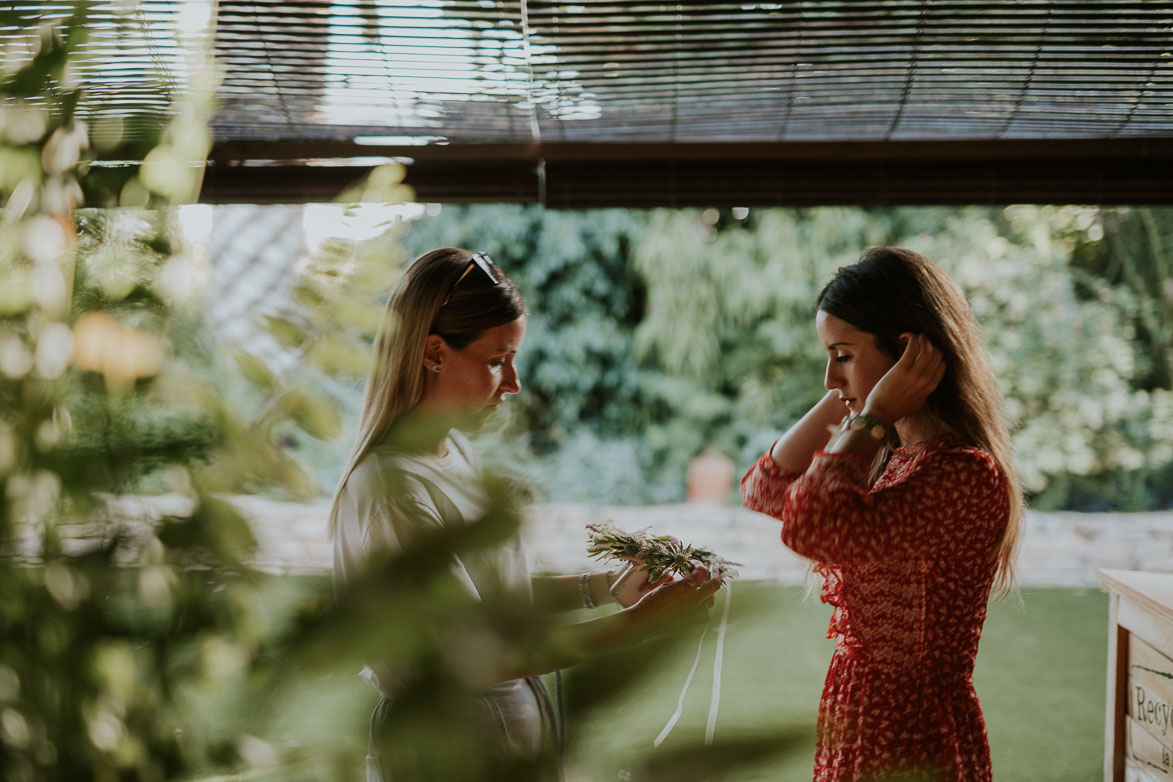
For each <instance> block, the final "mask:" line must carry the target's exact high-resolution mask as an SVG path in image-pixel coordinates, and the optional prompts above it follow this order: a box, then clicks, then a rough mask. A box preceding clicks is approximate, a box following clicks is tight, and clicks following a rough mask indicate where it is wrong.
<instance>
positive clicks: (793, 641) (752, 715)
mask: <svg viewBox="0 0 1173 782" xmlns="http://www.w3.org/2000/svg"><path fill="white" fill-rule="evenodd" d="M735 590H736V591H735V594H734V602H733V610H732V620H733V621H732V623H731V625H730V627H729V630H728V635H727V637H726V644H725V656H724V666H723V676H722V691H721V702H720V712H719V716H718V719H717V726H716V733H717V737H718V738H721V737H722V736H725V737H729V736H734V735H737V734H738V733H739V732H743V731H753V732H760V731H762V730H767V731H768V730H775V729H776V730H777V731H778V732H779V735H782V734H784V733H787V732H790V733H793V732H794V731H795V730H798V731H801V732H803V733H802V735H801V738H800V740H799V746H798V747H797V748H796V749H794V750H793V751H791V752H790V753H788V754H787V755H785V756H783V757H781V758H779V759H777V760H775V761H772V762H770V763H768V764H764V765H761V766H758V767H754V768H747V769H742V770H740V771H737V772H736V773H732V774H729V775H726V776H725V777H724V778H725V779H730V780H745V781H746V782H749V781H750V780H774V781H782V782H786V781H788V780H799V781H801V780H809V779H810V776H811V759H812V756H813V746H814V735H813V725H814V722H815V714H816V710H817V707H818V699H819V693H820V690H821V688H822V682H823V677H824V674H825V672H826V666H827V662H828V660H829V658H830V656H831V652H832V649H833V642H832V641H830V640H827V639H825V638H823V635H824V633H825V630H826V626H827V618H828V616H829V612H830V609H829V608H828V607H826V606H824V605H822V604H820V603H819V602H818V601H817V599H814V598H811V599H808V600H806V601H805V602H804V601H803V598H802V590H801V589H800V588H794V587H779V586H776V585H772V584H766V583H738V584H737V585H736V587H735ZM1107 605H1108V600H1107V595H1106V594H1105V593H1102V592H1100V591H1099V590H1096V589H1028V590H1024V591H1023V595H1022V604H1019V603H1018V602H1017V601H1016V600H1014V599H1008V600H1006V601H1003V602H1002V603H998V604H995V605H993V606H991V609H990V614H989V618H988V620H987V621H986V627H985V633H984V636H983V639H982V644H981V652H980V653H979V655H978V661H977V668H976V670H975V672H974V683H975V686H976V689H977V693H978V697H979V699H980V700H981V703H982V708H983V711H984V713H985V717H986V724H987V728H988V731H989V736H990V749H991V754H992V756H993V763H994V779H995V780H997V782H1092V780H1100V779H1102V778H1103V770H1102V769H1103V765H1102V763H1103V761H1102V757H1103V721H1104V682H1105V665H1106V653H1107ZM720 608H721V606H720V604H718V606H717V610H718V611H719V610H720ZM698 634H699V633H698ZM714 642H715V632H713V630H710V634H709V637H708V638H707V640H706V642H705V652H704V656H703V658H702V660H701V664H700V667H699V668H698V670H697V674H696V677H695V679H694V680H693V683H692V687H691V689H690V691H689V694H688V697H687V699H686V701H685V710H684V715H683V717H682V718H681V720H680V723H679V724H678V725H677V727H676V729H675V731H674V732H673V734H672V735H671V736H670V737H669V738H668V739H667V740H666V741H665V743H664V744H663V745H662V749H663V750H667V749H669V748H670V747H672V746H673V744H676V745H679V744H681V743H683V742H684V741H685V740H687V739H689V738H692V739H695V738H697V737H699V736H701V735H703V732H704V728H705V721H706V718H707V715H708V710H709V700H710V693H711V689H712V667H713V654H714V648H715V643H714ZM695 652H696V646H695V645H689V648H681V649H679V650H678V651H677V652H676V653H674V654H673V655H671V656H670V657H668V658H666V659H665V660H664V661H663V663H662V665H660V666H659V669H658V671H656V672H655V673H654V674H653V675H651V676H648V677H646V678H645V679H644V681H643V685H642V686H641V687H640V688H639V689H638V691H632V692H630V695H629V696H628V697H626V698H625V700H624V702H623V703H620V704H612V705H611V706H609V707H608V708H607V710H606V713H605V714H603V713H596V714H593V715H592V716H591V718H590V719H589V720H587V721H586V722H585V723H584V724H579V725H572V726H571V727H570V730H571V731H572V739H573V744H572V747H571V751H570V756H569V758H568V764H569V771H570V774H569V776H570V782H578V781H579V780H589V781H590V782H611V780H624V779H627V778H629V777H630V776H631V774H630V773H629V767H630V766H632V765H633V764H634V761H635V759H636V758H638V757H646V756H647V755H648V753H649V752H653V750H652V741H653V739H654V738H655V737H656V735H657V734H658V733H659V732H660V730H661V728H662V727H663V726H664V724H665V722H666V721H667V720H668V717H669V716H670V715H671V713H672V711H673V709H674V708H675V704H676V699H677V697H678V695H679V692H680V688H681V686H682V684H683V682H684V680H685V677H686V676H687V673H688V670H689V667H690V666H691V664H692V660H693V656H694V654H695ZM573 675H574V672H573V671H571V672H570V673H569V676H573ZM653 757H654V755H653Z"/></svg>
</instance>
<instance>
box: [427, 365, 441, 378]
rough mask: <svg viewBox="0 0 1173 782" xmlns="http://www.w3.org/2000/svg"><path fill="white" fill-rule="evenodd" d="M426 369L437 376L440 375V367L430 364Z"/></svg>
mask: <svg viewBox="0 0 1173 782" xmlns="http://www.w3.org/2000/svg"><path fill="white" fill-rule="evenodd" d="M428 369H430V370H432V371H433V372H435V373H436V374H437V375H438V374H440V365H439V364H432V365H431V366H430V367H428Z"/></svg>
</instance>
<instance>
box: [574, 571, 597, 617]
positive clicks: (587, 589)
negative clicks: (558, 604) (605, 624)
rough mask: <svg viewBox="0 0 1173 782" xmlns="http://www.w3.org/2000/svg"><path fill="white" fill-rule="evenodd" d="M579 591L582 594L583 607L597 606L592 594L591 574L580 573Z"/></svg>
mask: <svg viewBox="0 0 1173 782" xmlns="http://www.w3.org/2000/svg"><path fill="white" fill-rule="evenodd" d="M578 591H579V592H580V593H581V594H582V607H583V608H596V607H597V606H596V605H595V598H594V597H593V596H592V595H591V574H590V573H579V574H578Z"/></svg>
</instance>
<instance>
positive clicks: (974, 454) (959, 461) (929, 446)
mask: <svg viewBox="0 0 1173 782" xmlns="http://www.w3.org/2000/svg"><path fill="white" fill-rule="evenodd" d="M903 450H906V451H907V454H908V456H910V457H911V458H912V459H913V460H914V461H916V462H917V463H918V465H917V466H918V467H919V468H921V469H931V470H933V471H934V472H936V473H939V474H941V477H943V478H949V477H952V478H955V479H958V480H962V479H964V480H966V481H970V482H974V481H988V482H990V483H991V484H998V485H1000V484H1001V483H1002V480H1003V478H1002V471H1001V469H999V467H998V462H997V460H996V459H995V458H994V457H993V455H992V454H991V453H990V452H989V451H987V450H985V449H984V448H980V447H978V446H976V445H973V444H971V443H967V442H966V441H965V440H963V439H962V438H961V437H959V436H957V435H955V434H948V435H945V436H944V437H941V438H938V439H937V440H934V441H931V442H927V443H920V444H918V445H917V446H913V447H911V448H908V449H903Z"/></svg>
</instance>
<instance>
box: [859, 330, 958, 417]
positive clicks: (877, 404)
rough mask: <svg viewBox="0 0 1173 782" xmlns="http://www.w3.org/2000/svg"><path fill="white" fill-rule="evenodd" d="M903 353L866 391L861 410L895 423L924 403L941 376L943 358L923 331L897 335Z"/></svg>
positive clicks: (943, 373) (942, 375)
mask: <svg viewBox="0 0 1173 782" xmlns="http://www.w3.org/2000/svg"><path fill="white" fill-rule="evenodd" d="M900 338H901V340H903V341H904V342H905V347H904V353H902V354H901V356H900V358H899V359H897V361H896V363H895V364H894V365H892V367H891V368H890V369H889V370H888V371H887V372H885V373H884V375H883V377H881V378H880V379H879V380H878V381H877V382H876V384H875V386H873V387H872V390H871V391H870V392H869V393H868V397H867V401H866V402H865V403H864V412H865V413H867V414H868V415H871V416H875V417H876V418H878V419H879V420H881V421H883V422H884V423H886V424H889V425H891V424H895V423H896V422H897V421H899V420H901V419H902V418H904V417H906V416H909V415H912V414H913V413H915V412H917V411H918V410H920V409H921V408H922V407H924V405H925V402H926V401H927V400H928V398H929V395H930V394H932V393H933V391H934V390H936V388H937V386H938V385H939V384H940V383H941V380H942V378H944V377H945V369H946V366H945V358H944V356H943V355H942V354H941V351H940V350H939V349H938V348H937V347H936V346H935V345H933V343H932V342H931V341H930V340H929V338H928V337H926V336H924V335H923V334H912V333H905V334H901V335H900Z"/></svg>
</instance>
